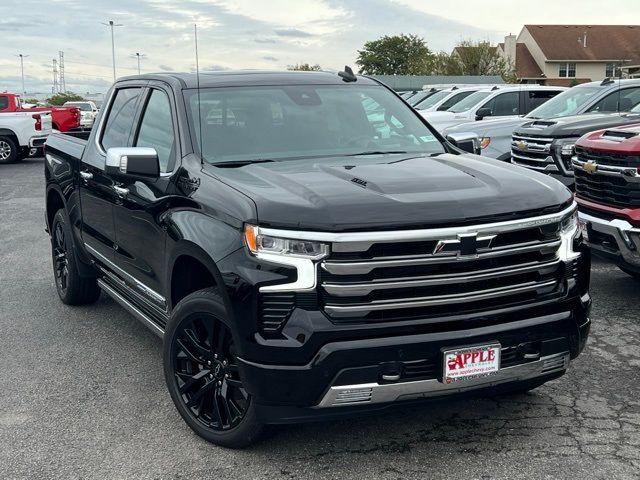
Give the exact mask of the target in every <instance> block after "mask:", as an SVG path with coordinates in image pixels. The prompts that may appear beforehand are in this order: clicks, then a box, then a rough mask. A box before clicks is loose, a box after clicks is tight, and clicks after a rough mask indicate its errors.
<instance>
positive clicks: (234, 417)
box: [164, 289, 262, 448]
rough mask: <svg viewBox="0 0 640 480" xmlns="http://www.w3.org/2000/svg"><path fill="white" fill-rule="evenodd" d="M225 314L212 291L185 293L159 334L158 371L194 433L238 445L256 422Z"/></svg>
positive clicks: (257, 430) (252, 434) (248, 438)
mask: <svg viewBox="0 0 640 480" xmlns="http://www.w3.org/2000/svg"><path fill="white" fill-rule="evenodd" d="M227 318H228V315H227V313H226V309H225V307H224V303H223V302H222V299H221V297H220V295H219V294H218V293H217V292H216V290H215V289H205V290H200V291H198V292H195V293H192V294H191V295H188V296H187V297H185V298H184V299H183V300H182V301H181V302H180V303H179V304H178V305H177V307H176V308H175V310H174V312H173V314H172V315H171V319H170V320H169V323H168V325H167V330H166V332H165V337H164V338H165V340H164V373H165V379H166V382H167V387H168V388H169V393H170V394H171V399H172V400H173V402H174V404H175V405H176V408H177V409H178V412H180V415H181V416H182V418H183V419H184V421H185V422H186V423H187V425H189V427H191V428H192V429H193V431H194V432H196V433H197V434H198V435H199V436H201V437H202V438H204V439H205V440H208V441H209V442H212V443H215V444H217V445H221V446H224V447H230V448H241V447H246V446H248V445H250V444H252V443H253V442H255V441H256V439H257V438H258V437H259V436H260V434H261V433H262V425H261V424H260V423H259V422H258V421H257V419H256V415H255V408H254V404H253V403H252V398H251V395H249V394H248V392H247V391H246V390H245V388H244V385H243V384H242V379H241V378H240V374H239V371H238V363H237V361H238V360H237V356H236V349H235V345H234V341H233V336H232V334H231V330H230V329H229V327H228V326H227V324H226V323H225V321H226V319H227Z"/></svg>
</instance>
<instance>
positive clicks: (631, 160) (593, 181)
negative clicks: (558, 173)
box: [573, 147, 640, 207]
mask: <svg viewBox="0 0 640 480" xmlns="http://www.w3.org/2000/svg"><path fill="white" fill-rule="evenodd" d="M576 154H577V155H576V157H575V158H574V159H573V168H574V173H575V185H576V193H577V194H578V196H580V197H582V198H585V199H587V200H593V201H596V202H602V203H607V204H610V205H616V206H620V207H638V206H640V173H639V169H640V156H638V155H621V154H615V153H611V152H604V151H603V152H600V151H595V150H587V149H584V148H581V147H577V148H576Z"/></svg>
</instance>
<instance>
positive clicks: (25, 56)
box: [16, 53, 29, 97]
mask: <svg viewBox="0 0 640 480" xmlns="http://www.w3.org/2000/svg"><path fill="white" fill-rule="evenodd" d="M28 56H29V55H23V54H21V53H19V54H18V55H16V57H20V74H21V76H22V96H23V97H26V96H27V92H26V91H25V89H24V59H25V58H27V57H28Z"/></svg>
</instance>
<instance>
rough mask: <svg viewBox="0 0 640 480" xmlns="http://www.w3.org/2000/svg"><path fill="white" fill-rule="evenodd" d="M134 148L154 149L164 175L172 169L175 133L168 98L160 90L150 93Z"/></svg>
mask: <svg viewBox="0 0 640 480" xmlns="http://www.w3.org/2000/svg"><path fill="white" fill-rule="evenodd" d="M135 146H136V147H151V148H155V149H156V152H158V160H160V171H161V172H163V173H166V172H167V171H169V170H170V169H171V168H172V167H173V160H174V158H175V133H174V131H173V121H172V120H171V104H170V103H169V97H167V94H166V93H164V92H163V91H162V90H152V91H151V95H150V96H149V101H148V102H147V106H146V108H145V110H144V115H143V117H142V122H141V123H140V130H138V138H137V139H136V142H135Z"/></svg>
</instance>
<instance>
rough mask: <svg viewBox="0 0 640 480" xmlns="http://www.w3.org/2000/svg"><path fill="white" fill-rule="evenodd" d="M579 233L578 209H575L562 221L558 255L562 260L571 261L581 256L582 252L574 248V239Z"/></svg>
mask: <svg viewBox="0 0 640 480" xmlns="http://www.w3.org/2000/svg"><path fill="white" fill-rule="evenodd" d="M577 235H578V209H577V208H574V209H573V211H572V212H571V213H570V214H568V215H567V216H566V217H564V218H563V219H562V221H561V222H560V241H561V243H560V249H559V250H558V255H559V256H560V260H562V261H565V262H566V261H569V260H573V259H575V258H578V257H579V256H580V252H576V251H575V250H574V249H573V245H574V240H575V238H576V237H577Z"/></svg>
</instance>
